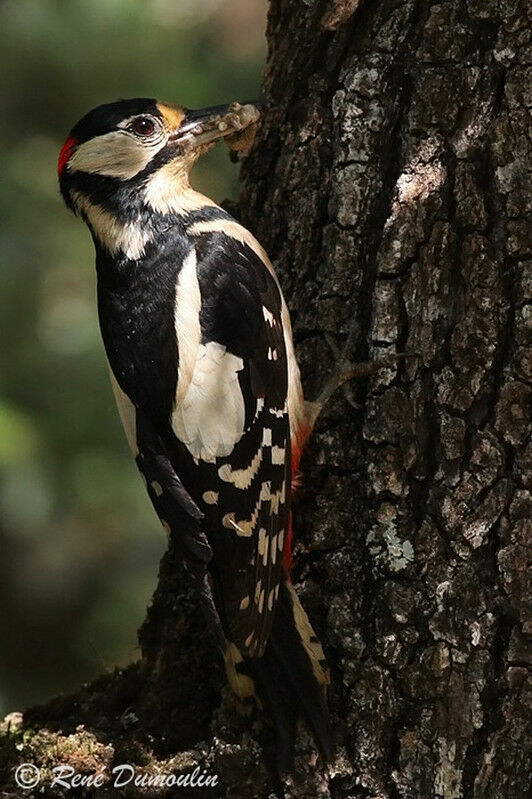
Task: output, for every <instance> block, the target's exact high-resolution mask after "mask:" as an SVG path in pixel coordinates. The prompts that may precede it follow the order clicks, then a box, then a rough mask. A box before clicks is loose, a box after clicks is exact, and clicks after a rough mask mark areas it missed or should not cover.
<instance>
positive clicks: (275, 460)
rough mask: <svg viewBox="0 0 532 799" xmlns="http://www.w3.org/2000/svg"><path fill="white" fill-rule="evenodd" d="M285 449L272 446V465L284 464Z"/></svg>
mask: <svg viewBox="0 0 532 799" xmlns="http://www.w3.org/2000/svg"><path fill="white" fill-rule="evenodd" d="M285 454H286V451H285V449H284V447H278V446H273V447H272V464H273V465H274V466H282V465H283V464H284V459H285Z"/></svg>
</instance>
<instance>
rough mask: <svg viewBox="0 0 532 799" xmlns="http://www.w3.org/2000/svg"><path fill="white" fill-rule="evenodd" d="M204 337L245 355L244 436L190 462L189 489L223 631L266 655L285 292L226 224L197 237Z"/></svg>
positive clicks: (286, 438) (284, 478) (282, 407)
mask: <svg viewBox="0 0 532 799" xmlns="http://www.w3.org/2000/svg"><path fill="white" fill-rule="evenodd" d="M196 252H197V258H198V265H197V273H198V279H199V287H200V293H201V312H200V324H201V342H202V345H203V346H207V345H209V343H211V342H215V343H216V344H217V345H220V346H221V347H222V348H224V349H225V351H226V352H227V353H231V354H232V356H235V357H236V358H238V359H240V360H241V368H239V370H238V384H239V388H240V391H241V394H242V398H243V401H244V408H245V420H244V424H243V434H242V436H241V438H240V439H239V440H238V441H237V442H235V444H234V446H233V448H232V450H231V452H229V453H228V454H224V456H222V457H216V459H215V462H214V463H205V462H203V461H202V460H201V459H199V460H198V459H196V461H195V462H193V459H192V462H191V461H189V464H188V468H187V466H186V463H185V462H184V461H183V459H182V458H181V464H182V466H183V467H184V468H185V470H186V471H187V472H188V474H187V475H185V473H183V480H184V481H185V483H187V478H188V479H189V484H187V485H190V491H191V493H192V495H193V496H195V497H196V498H197V500H198V504H199V505H200V507H201V508H202V510H203V512H204V513H205V531H206V534H207V537H208V539H209V542H210V544H211V546H212V548H213V550H214V558H213V561H212V563H211V572H212V573H213V575H214V578H215V581H214V582H215V599H216V602H217V606H218V608H219V610H220V615H221V617H222V622H223V625H224V628H225V629H226V633H227V635H228V637H229V638H230V640H232V641H233V642H234V643H235V644H236V645H237V646H238V648H239V649H240V650H241V651H242V653H243V654H247V655H251V656H260V655H261V654H262V653H263V651H264V647H265V644H266V642H267V640H268V636H269V633H270V630H271V625H272V621H273V617H274V613H275V609H276V606H277V600H278V594H279V585H280V582H281V579H282V574H283V552H284V545H285V539H286V536H287V528H288V524H289V516H290V462H291V459H290V430H289V419H288V410H287V404H286V397H287V363H286V351H285V344H284V335H283V329H282V323H281V303H282V298H281V293H280V290H279V287H278V285H277V283H276V280H275V278H274V277H273V275H272V273H271V271H270V270H269V269H268V266H267V265H266V264H265V263H264V262H263V260H262V259H261V258H260V257H259V256H258V255H257V254H256V253H255V252H254V251H253V250H252V249H251V248H250V247H249V246H248V245H247V244H245V243H243V242H241V241H239V240H237V239H235V238H233V237H231V236H228V235H226V234H224V233H221V232H215V233H210V234H209V233H203V234H202V235H201V236H198V239H197V244H196Z"/></svg>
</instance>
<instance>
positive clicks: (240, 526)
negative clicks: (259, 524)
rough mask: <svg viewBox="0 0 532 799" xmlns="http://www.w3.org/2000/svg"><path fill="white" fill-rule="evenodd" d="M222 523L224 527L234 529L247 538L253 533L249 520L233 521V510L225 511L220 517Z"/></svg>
mask: <svg viewBox="0 0 532 799" xmlns="http://www.w3.org/2000/svg"><path fill="white" fill-rule="evenodd" d="M222 524H223V526H224V527H228V528H229V529H233V530H236V533H237V535H242V536H244V537H245V538H249V536H250V535H252V534H253V528H252V526H251V525H250V523H249V522H238V523H237V522H235V514H234V512H231V513H226V514H225V516H224V517H223V519H222Z"/></svg>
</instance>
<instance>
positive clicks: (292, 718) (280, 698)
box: [226, 581, 332, 771]
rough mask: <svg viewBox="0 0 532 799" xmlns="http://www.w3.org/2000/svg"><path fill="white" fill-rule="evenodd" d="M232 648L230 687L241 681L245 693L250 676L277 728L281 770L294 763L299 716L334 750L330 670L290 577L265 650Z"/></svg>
mask: <svg viewBox="0 0 532 799" xmlns="http://www.w3.org/2000/svg"><path fill="white" fill-rule="evenodd" d="M230 647H231V658H230V659H229V660H230V662H228V659H227V658H226V665H227V667H228V676H229V680H230V683H231V685H232V686H233V688H234V687H235V684H238V685H240V687H241V688H242V691H241V692H240V693H241V695H242V696H244V695H249V693H250V685H251V681H250V679H249V678H250V677H251V678H252V681H253V684H254V689H255V692H256V694H257V695H258V697H259V699H260V701H261V703H262V704H263V705H264V707H265V709H266V711H267V712H268V714H269V715H270V717H271V719H272V721H273V723H274V725H275V728H276V735H277V767H278V768H279V770H280V771H284V770H286V769H288V768H290V767H291V765H292V761H293V757H294V746H295V737H296V728H297V720H298V718H299V717H303V718H304V719H305V720H306V722H307V724H308V725H309V726H310V728H311V730H312V732H313V733H314V736H315V738H316V741H317V743H318V745H319V747H320V750H321V753H322V755H323V756H324V758H325V759H329V758H330V757H331V754H332V736H331V728H330V722H329V713H328V708H327V685H328V683H329V672H328V669H327V664H326V662H325V657H324V654H323V649H322V647H321V644H320V642H319V641H318V639H317V637H316V635H315V633H314V630H313V629H312V627H311V625H310V622H309V620H308V616H307V614H306V613H305V611H304V610H303V607H302V606H301V603H300V601H299V598H298V596H297V594H296V592H295V590H294V587H293V586H292V585H291V583H290V582H288V581H285V582H283V583H281V590H280V593H279V603H278V606H277V610H276V613H275V619H274V622H273V626H272V630H271V633H270V636H269V639H268V643H267V646H266V649H265V652H264V655H263V656H262V657H261V658H249V659H248V658H246V659H245V660H242V659H239V658H238V657H237V658H236V659H235V657H234V650H233V648H234V645H233V644H232V645H230ZM235 661H239V662H235ZM235 666H236V672H233V673H232V674H231V673H230V672H231V671H232V668H231V667H233V668H234V667H235ZM248 675H249V676H248ZM236 692H237V693H239V692H238V691H236Z"/></svg>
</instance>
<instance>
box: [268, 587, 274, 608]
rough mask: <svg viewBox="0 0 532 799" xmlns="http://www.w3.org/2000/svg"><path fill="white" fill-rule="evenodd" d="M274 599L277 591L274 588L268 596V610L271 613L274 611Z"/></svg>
mask: <svg viewBox="0 0 532 799" xmlns="http://www.w3.org/2000/svg"><path fill="white" fill-rule="evenodd" d="M274 597H275V589H274V588H272V589H271V591H270V593H269V594H268V610H269V611H270V613H271V612H272V610H273V600H274Z"/></svg>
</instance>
